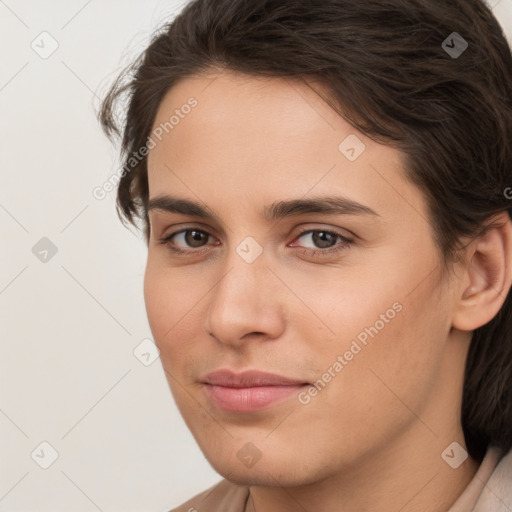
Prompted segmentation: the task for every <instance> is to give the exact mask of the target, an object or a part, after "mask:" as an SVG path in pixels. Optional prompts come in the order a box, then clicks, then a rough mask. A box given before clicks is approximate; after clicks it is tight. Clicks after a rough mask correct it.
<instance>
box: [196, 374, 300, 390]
mask: <svg viewBox="0 0 512 512" xmlns="http://www.w3.org/2000/svg"><path fill="white" fill-rule="evenodd" d="M202 382H203V383H205V384H213V385H216V386H225V387H230V388H250V387H257V386H297V385H299V384H308V383H307V382H304V381H302V380H298V379H292V378H288V377H284V376H283V375H276V374H274V373H266V372H260V371H257V370H247V371H245V372H242V373H235V372H233V371H231V370H227V369H226V370H217V371H214V372H212V373H209V374H208V375H206V376H205V377H204V378H203V379H202Z"/></svg>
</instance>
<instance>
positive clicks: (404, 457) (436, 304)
mask: <svg viewBox="0 0 512 512" xmlns="http://www.w3.org/2000/svg"><path fill="white" fill-rule="evenodd" d="M318 89H319V86H318V87H317V90H318ZM191 96H193V97H194V98H195V99H197V101H198V104H197V107H196V108H195V109H193V110H192V112H191V113H190V114H188V115H187V116H185V117H184V118H183V119H180V122H179V124H177V125H176V126H175V127H174V128H173V129H172V130H170V131H169V133H168V134H165V135H164V137H163V138H162V141H161V142H159V143H158V144H157V145H156V146H155V147H154V148H153V149H151V151H150V153H149V156H148V179H149V191H150V198H155V197H157V196H161V195H165V194H172V195H173V196H174V197H178V198H181V199H189V200H191V201H197V202H199V203H200V204H201V205H202V206H207V207H208V208H210V209H211V210H212V211H213V212H215V214H216V217H215V218H214V219H204V218H200V217H197V216H191V215H183V214H178V213H171V212H167V211H164V210H161V209H152V210H150V213H149V218H150V226H151V237H150V241H149V247H148V259H147V267H146V274H145V281H144V294H145V302H146V309H147V314H148V319H149V323H150V327H151V330H152V333H153V336H154V339H155V343H156V344H157V346H158V347H159V349H160V351H161V360H162V364H163V367H164V369H165V372H166V377H167V380H168V383H169V386H170V389H171V392H172V394H173V396H174V399H175V402H176V404H177V406H178V408H179V410H180V413H181V414H182V416H183V418H184V421H185V422H186V424H187V426H188V428H189V429H190V431H191V433H192V434H193V436H194V438H195V440H196V441H197V443H198V445H199V447H200V448H201V450H202V451H203V453H204V455H205V457H206V458H207V460H208V461H209V462H210V464H211V465H212V467H213V468H214V469H215V470H216V471H217V472H218V473H219V474H220V475H222V476H223V477H225V478H227V479H229V480H230V481H231V482H234V483H236V484H239V485H245V486H249V487H250V498H249V502H248V506H247V510H248V511H258V512H261V511H265V512H274V511H275V512H277V511H280V512H283V511H292V510H293V511H297V510H322V511H325V512H330V511H332V512H334V511H337V512H340V511H353V510H358V511H361V512H363V511H370V510H372V511H373V510H380V511H382V512H396V511H398V510H400V511H401V512H413V511H417V512H420V511H421V512H424V511H426V510H428V511H431V512H433V511H439V512H440V511H446V510H448V508H449V507H450V506H451V505H452V504H453V503H454V502H455V500H456V499H457V497H458V496H459V495H460V494H461V492H462V491H463V490H464V488H465V487H466V486H467V485H468V483H469V481H470V480H471V479H472V478H473V476H474V474H475V472H476V470H477V468H478V465H477V463H476V462H475V461H474V460H473V459H471V457H468V458H467V459H466V460H465V462H463V463H462V464H461V465H460V466H459V467H458V468H457V469H453V468H451V467H450V466H449V465H448V464H447V463H446V462H445V461H444V460H443V458H442V457H441V454H442V453H443V451H444V450H445V449H446V448H447V447H448V446H449V445H450V444H451V443H452V442H454V441H456V442H458V443H459V444H460V445H461V446H462V447H465V443H464V435H463V432H462V427H461V424H460V409H461V395H462V386H463V375H464V364H465V360H466V356H467V350H468V347H469V343H470V338H471V330H472V329H475V328H476V327H478V326H479V325H483V324H484V323H486V322H487V321H489V320H490V319H491V318H492V317H493V316H494V315H495V314H496V313H497V311H498V310H499V309H500V307H501V305H502V303H503V300H504V297H505V295H506V293H504V291H506V290H507V289H508V288H509V287H510V283H511V280H512V277H511V271H510V268H511V266H512V265H511V257H510V254H511V252H512V249H511V239H512V236H511V226H510V222H508V223H504V227H502V228H500V229H495V230H491V231H490V233H489V234H487V235H485V237H482V238H481V239H478V240H476V241H475V242H472V243H471V244H468V246H467V250H466V253H465V258H464V259H463V261H462V262H461V263H460V264H457V266H455V267H454V268H453V271H451V272H450V273H449V274H447V275H444V276H443V273H442V264H441V256H440V253H439V251H438V249H437V246H436V245H435V243H434V240H433V235H432V228H431V226H430V224H429V222H428V212H427V207H426V202H425V199H424V196H423V194H422V192H421V191H420V190H419V189H418V188H416V187H415V186H414V185H412V184H411V183H410V182H409V181H407V179H406V177H405V170H404V162H403V155H402V154H401V153H400V152H398V151H397V150H395V149H393V148H391V147H389V146H385V145H381V144H377V143H376V142H374V141H372V140H371V139H369V138H368V137H366V136H365V135H363V134H362V133H360V132H358V131H357V130H356V129H354V128H353V127H352V126H351V125H350V124H348V123H347V122H346V121H345V120H344V119H343V118H342V117H340V116H339V115H338V114H337V113H336V112H335V111H334V110H332V109H331V108H330V107H329V106H328V105H327V104H326V103H325V102H324V101H323V100H322V99H321V98H320V97H319V96H318V94H316V93H315V92H314V91H313V90H312V89H311V88H309V87H307V86H306V85H305V84H304V83H300V82H298V81H291V80H286V79H280V78H265V79H264V78H255V77H249V76H245V75H241V74H237V73H232V72H228V71H217V72H215V73H214V72H212V73H211V74H210V75H203V76H194V77H191V78H188V79H186V80H183V81H181V82H179V83H178V84H177V85H175V86H174V87H173V88H172V89H171V90H170V91H169V92H168V93H167V95H166V96H165V98H164V100H163V101H162V103H161V105H160V108H159V110H158V114H157V116H156V119H155V122H154V127H156V126H158V125H159V124H160V123H163V122H165V121H166V120H168V119H169V117H170V115H172V113H173V112H174V111H175V109H179V108H180V107H181V106H182V105H184V104H185V103H186V102H187V99H188V98H190V97H191ZM349 134H356V135H357V137H358V138H359V139H360V140H361V141H363V142H364V144H365V146H366V149H365V151H364V152H363V153H362V154H361V155H360V156H359V157H358V158H357V159H356V160H355V161H353V162H351V161H349V160H348V159H347V158H346V157H345V156H344V155H343V154H342V153H341V152H340V151H339V150H338V145H339V144H340V143H341V142H342V141H343V140H344V139H345V138H346V137H347V136H348V135H349ZM324 195H335V196H344V197H347V198H350V199H351V200H353V201H357V202H358V203H361V204H363V205H366V206H368V207H370V208H372V209H373V210H374V211H375V212H376V213H377V214H378V215H355V214H343V215H341V214H318V213H307V214H298V215H294V216H290V217H286V218H283V219H280V220H278V221H276V220H274V221H268V220H266V219H265V218H264V216H263V211H264V208H265V207H266V206H268V205H270V204H271V203H274V202H277V201H283V200H288V199H295V198H311V197H314V196H315V197H316V196H324ZM305 228H307V229H316V230H318V231H320V232H321V231H322V230H325V229H327V230H331V231H336V232H338V233H340V234H342V235H345V236H348V237H350V238H351V239H352V240H353V243H351V244H350V245H348V246H347V245H345V246H343V242H342V241H341V240H340V239H337V238H332V239H328V240H327V243H325V244H324V245H323V246H322V245H319V244H320V243H321V239H320V242H319V239H317V238H314V237H313V236H312V235H311V234H305V235H301V236H299V234H300V231H301V230H304V229H305ZM180 229H181V230H183V229H190V230H194V229H195V230H202V231H206V232H207V235H203V239H202V241H201V238H199V240H200V242H198V243H197V244H196V245H192V246H191V245H190V244H191V243H193V239H192V240H191V239H190V238H189V239H186V238H185V236H184V234H181V235H176V236H175V237H174V238H173V239H172V241H171V242H169V243H168V245H167V246H166V245H164V244H162V243H160V240H161V239H162V238H164V237H165V236H167V235H169V234H171V233H173V232H178V231H179V230H180ZM208 235H210V236H208ZM248 236H251V237H253V238H254V239H255V240H256V241H257V242H258V243H259V245H260V246H261V248H262V249H263V252H262V254H261V255H260V256H259V257H258V258H256V260H255V261H254V262H252V263H248V262H247V261H245V260H244V259H243V258H242V257H241V256H240V255H239V254H238V253H237V252H236V248H237V246H238V245H239V244H240V243H241V242H242V241H243V240H244V239H245V238H246V237H248ZM187 242H188V243H187ZM201 244H202V245H201ZM170 246H174V247H178V248H181V249H183V250H185V251H188V252H186V253H185V254H184V255H177V254H175V253H173V252H172V250H171V249H170ZM329 246H338V247H341V250H340V251H338V252H334V253H331V254H330V255H324V256H321V255H315V254H312V252H311V251H312V250H314V249H317V250H318V251H326V248H328V247H329ZM251 250H252V249H251ZM499 292H501V293H499ZM395 303H399V304H400V305H401V306H402V309H401V311H400V312H397V313H396V315H395V316H394V318H393V319H391V320H389V321H388V322H387V323H385V326H384V327H383V328H382V329H380V330H379V332H378V334H377V335H376V336H375V337H374V338H371V337H369V338H368V343H367V345H366V346H363V348H362V350H361V351H360V352H359V353H357V355H355V356H354V357H353V359H352V360H351V361H348V364H346V366H344V368H343V369H342V370H341V371H340V372H338V373H337V374H336V376H335V377H334V378H332V379H331V381H330V382H329V383H328V384H327V385H326V386H325V388H324V389H322V390H321V391H320V392H318V394H317V395H316V396H314V397H312V398H311V400H310V402H309V403H307V404H302V403H300V402H299V400H298V399H297V397H292V398H290V399H286V400H285V401H283V402H281V403H279V404H277V405H273V406H271V407H269V408H267V409H264V410H261V411H257V412H251V413H232V412H226V411H223V410H220V409H218V408H216V407H215V406H214V405H213V404H212V403H211V402H210V401H209V400H208V398H207V395H206V394H205V391H204V386H203V385H202V384H201V383H200V379H201V378H202V377H203V376H204V375H206V374H207V373H209V372H211V371H213V370H216V369H220V368H230V369H233V370H235V371H237V372H239V371H243V370H247V369H258V370H262V371H266V372H272V373H277V374H281V375H285V376H287V377H290V378H297V379H300V380H302V381H305V382H309V383H314V382H316V381H317V380H318V379H320V378H321V377H322V375H323V374H324V373H325V372H326V371H327V370H328V369H329V368H330V367H332V366H333V364H334V363H335V361H336V360H337V357H338V355H343V354H344V353H345V352H346V351H347V350H349V349H350V346H351V343H352V341H353V340H354V339H356V337H357V335H358V334H359V333H361V332H362V331H364V329H365V328H367V327H370V326H373V325H374V324H375V323H376V321H377V320H379V318H381V315H382V314H385V313H386V311H387V310H389V309H390V308H392V305H393V304H395ZM249 442H250V443H252V444H253V445H254V446H255V447H256V448H257V450H258V452H259V453H260V454H261V458H260V459H259V461H258V462H257V463H256V464H255V465H253V466H252V467H247V466H246V465H244V464H243V463H242V462H241V461H240V460H239V458H238V457H237V452H238V451H239V450H240V449H242V447H244V446H245V445H246V443H249ZM198 506H199V503H198Z"/></svg>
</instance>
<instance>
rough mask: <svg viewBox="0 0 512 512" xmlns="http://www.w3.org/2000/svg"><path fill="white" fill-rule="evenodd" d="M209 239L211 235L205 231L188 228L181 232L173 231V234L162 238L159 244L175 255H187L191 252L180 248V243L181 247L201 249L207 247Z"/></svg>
mask: <svg viewBox="0 0 512 512" xmlns="http://www.w3.org/2000/svg"><path fill="white" fill-rule="evenodd" d="M210 237H211V235H210V234H209V233H207V232H206V231H203V230H201V229H193V228H190V229H182V230H181V231H175V232H174V233H171V234H170V235H168V236H166V237H164V238H162V239H161V240H160V243H161V244H163V245H166V246H167V247H169V249H171V250H172V251H174V252H176V253H187V252H191V251H189V250H186V249H182V248H180V247H179V244H180V243H181V245H182V247H188V248H191V249H201V248H202V247H204V246H205V245H207V242H208V238H210ZM176 244H178V246H176ZM194 252H195V251H194Z"/></svg>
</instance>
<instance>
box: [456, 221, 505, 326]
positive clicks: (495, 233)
mask: <svg viewBox="0 0 512 512" xmlns="http://www.w3.org/2000/svg"><path fill="white" fill-rule="evenodd" d="M490 220H491V221H492V224H491V225H490V227H489V228H487V229H486V230H485V231H484V232H483V233H482V234H481V235H480V236H479V237H478V238H476V239H474V240H473V241H472V242H471V243H470V244H469V245H468V247H467V248H466V250H467V251H468V252H467V258H466V260H465V261H466V265H465V266H464V273H463V275H462V276H461V279H460V288H459V290H458V300H457V303H456V304H455V310H454V316H453V319H452V325H453V327H455V328H456V329H459V330H461V331H472V330H474V329H477V328H478V327H481V326H482V325H485V324H486V323H488V322H490V321H491V320H492V319H493V318H494V317H495V316H496V314H497V313H498V312H499V310H500V309H501V307H502V306H503V303H504V302H505V299H506V298H507V294H508V292H509V290H510V287H511V285H512V222H511V220H510V217H509V215H508V213H507V212H502V213H500V214H499V215H496V216H494V217H492V218H491V219H490Z"/></svg>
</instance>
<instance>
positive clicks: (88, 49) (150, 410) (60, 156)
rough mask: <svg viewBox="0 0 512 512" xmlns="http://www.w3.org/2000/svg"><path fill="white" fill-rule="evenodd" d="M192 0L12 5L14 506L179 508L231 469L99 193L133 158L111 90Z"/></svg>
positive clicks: (5, 354) (7, 207)
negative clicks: (185, 408)
mask: <svg viewBox="0 0 512 512" xmlns="http://www.w3.org/2000/svg"><path fill="white" fill-rule="evenodd" d="M183 3H184V2H178V1H176V0H165V1H164V0H158V1H157V0H144V1H142V0H139V1H133V0H132V1H127V0H124V1H121V0H108V1H106V0H103V1H99V0H89V1H87V0H66V1H64V0H60V1H57V0H52V1H46V2H41V1H39V2H38V1H36V0H31V1H29V0H0V44H1V46H0V52H1V63H2V65H1V66H0V149H1V151H0V162H1V164H0V165H1V167H0V173H1V181H0V184H1V186H0V236H1V240H0V247H1V249H2V251H1V265H0V339H1V345H0V348H1V355H0V439H1V441H0V450H1V454H0V512H17V511H19V512H21V511H23V512H45V511H48V512H50V511H51V512H73V511H76V512H89V511H91V512H92V511H97V510H99V511H103V512H110V511H112V512H115V511H123V512H130V511H134V512H135V511H137V512H141V511H145V512H149V511H155V512H166V511H168V510H169V509H171V508H172V507H174V506H177V505H178V504H180V503H182V502H183V501H185V500H186V499H188V498H190V497H192V496H193V495H195V494H197V493H198V492H200V491H202V490H204V489H206V488H207V487H209V486H211V485H213V484H214V483H216V482H217V481H219V480H220V479H221V476H220V475H218V474H217V473H216V472H215V471H214V470H213V469H212V468H211V466H210V465H209V463H208V462H207V461H206V459H205V458H204V456H203V455H202V453H201V452H200V450H199V448H198V447H197V446H196V443H195V441H194V439H193V437H192V435H191V434H190V432H189V431H188V429H187V428H186V426H185V423H184V422H183V420H182V419H181V416H180V414H179V412H178V410H177V408H176V406H175V403H174V401H173V399H172V396H171V394H170V391H169V388H168V385H167V381H166V379H165V374H164V372H163V370H162V367H161V364H160V359H159V358H156V359H154V352H151V332H150V329H149V325H148V323H147V319H146V312H145V308H144V300H143V292H142V283H143V274H144V265H145V258H146V249H145V245H144V242H143V241H142V238H141V236H140V234H137V233H136V232H135V231H133V230H132V231H129V230H127V229H125V228H124V227H123V226H122V224H121V223H120V221H119V220H118V218H117V216H116V213H115V209H114V202H115V191H114V192H111V193H109V194H107V197H105V198H104V199H102V200H98V199H96V198H95V197H94V196H93V194H92V191H93V189H94V188H95V187H97V186H101V185H102V184H103V183H104V182H105V181H106V180H107V179H108V178H109V177H110V176H111V175H112V174H113V173H115V172H116V171H117V170H118V168H119V163H120V162H119V159H118V156H117V155H118V153H117V148H115V147H113V146H111V144H110V143H109V142H108V141H107V139H106V138H105V137H104V135H103V133H102V132H101V129H100V127H99V124H98V122H97V120H96V116H95V112H96V110H97V106H98V105H99V98H101V97H102V94H104V93H105V92H106V89H107V88H108V86H109V85H110V83H111V82H112V80H113V79H114V78H115V76H116V75H117V73H118V72H119V71H120V69H121V68H122V67H124V65H126V64H128V63H129V62H130V60H131V59H132V58H133V57H134V56H135V55H137V54H138V53H139V52H140V51H141V50H142V49H143V48H144V47H145V45H146V44H147V42H148V41H149V38H150V36H151V34H152V32H153V30H154V29H156V28H157V27H158V26H159V25H160V24H161V23H162V22H163V21H165V20H169V19H170V18H172V17H174V16H175V14H176V13H177V12H178V11H179V10H180V9H181V7H182V6H183ZM489 4H490V5H491V6H492V7H493V9H494V12H495V14H496V17H497V18H498V20H499V21H500V22H501V24H502V25H503V27H504V28H505V31H506V33H507V37H508V39H509V41H512V0H489ZM148 339H149V341H148ZM144 340H145V341H144ZM148 354H149V355H148ZM153 359H154V360H153ZM151 361H152V362H151ZM150 362H151V364H150Z"/></svg>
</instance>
